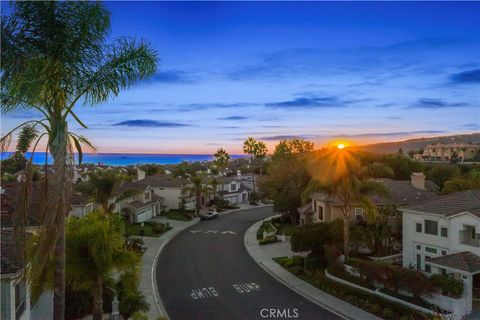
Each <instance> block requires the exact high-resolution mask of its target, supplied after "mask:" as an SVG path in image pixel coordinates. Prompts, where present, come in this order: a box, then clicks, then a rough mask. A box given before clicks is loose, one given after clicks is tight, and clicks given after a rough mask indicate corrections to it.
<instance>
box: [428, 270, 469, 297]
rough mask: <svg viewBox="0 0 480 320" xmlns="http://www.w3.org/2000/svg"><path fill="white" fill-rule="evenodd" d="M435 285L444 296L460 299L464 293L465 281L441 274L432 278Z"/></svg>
mask: <svg viewBox="0 0 480 320" xmlns="http://www.w3.org/2000/svg"><path fill="white" fill-rule="evenodd" d="M430 280H431V281H432V283H433V285H434V286H435V287H437V288H440V289H441V290H442V294H443V295H446V296H449V297H452V298H460V297H461V296H462V293H463V281H461V280H456V279H452V278H449V277H447V276H444V275H441V274H434V275H432V276H431V277H430Z"/></svg>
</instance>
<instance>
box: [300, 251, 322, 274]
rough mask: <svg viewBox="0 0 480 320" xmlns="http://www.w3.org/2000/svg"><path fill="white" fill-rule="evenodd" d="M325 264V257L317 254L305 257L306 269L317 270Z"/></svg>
mask: <svg viewBox="0 0 480 320" xmlns="http://www.w3.org/2000/svg"><path fill="white" fill-rule="evenodd" d="M324 264H325V259H322V258H319V257H317V256H311V255H309V256H308V257H307V258H305V259H304V267H305V270H311V271H313V270H317V269H319V268H321V267H323V266H324Z"/></svg>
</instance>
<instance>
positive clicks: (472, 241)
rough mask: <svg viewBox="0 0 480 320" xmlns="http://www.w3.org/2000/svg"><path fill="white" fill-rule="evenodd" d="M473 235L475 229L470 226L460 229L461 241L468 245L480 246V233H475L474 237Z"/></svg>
mask: <svg viewBox="0 0 480 320" xmlns="http://www.w3.org/2000/svg"><path fill="white" fill-rule="evenodd" d="M472 235H473V231H472V230H471V229H470V228H469V229H466V230H463V231H460V243H461V244H465V245H467V246H473V247H480V236H479V234H478V233H477V234H475V237H473V236H472Z"/></svg>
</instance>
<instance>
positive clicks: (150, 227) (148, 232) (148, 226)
mask: <svg viewBox="0 0 480 320" xmlns="http://www.w3.org/2000/svg"><path fill="white" fill-rule="evenodd" d="M141 229H142V224H141V223H127V224H126V225H125V233H126V234H127V236H141V234H140V230H141ZM170 229H172V227H170V226H168V225H164V224H163V223H157V222H144V223H143V231H144V234H143V236H144V237H159V236H161V235H162V234H164V233H165V232H167V231H168V230H170Z"/></svg>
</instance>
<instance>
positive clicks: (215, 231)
mask: <svg viewBox="0 0 480 320" xmlns="http://www.w3.org/2000/svg"><path fill="white" fill-rule="evenodd" d="M205 233H215V234H216V233H218V230H208V231H207V232H205Z"/></svg>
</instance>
